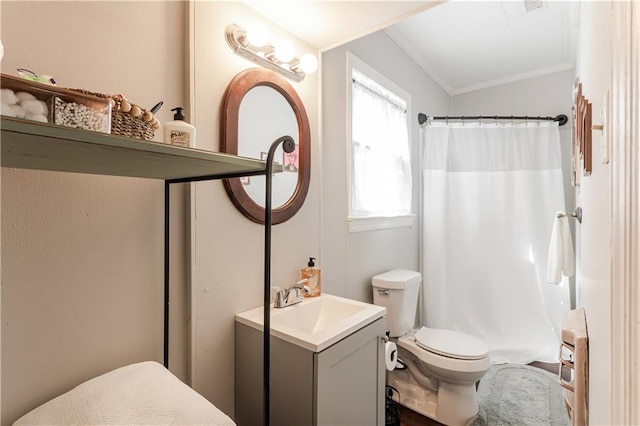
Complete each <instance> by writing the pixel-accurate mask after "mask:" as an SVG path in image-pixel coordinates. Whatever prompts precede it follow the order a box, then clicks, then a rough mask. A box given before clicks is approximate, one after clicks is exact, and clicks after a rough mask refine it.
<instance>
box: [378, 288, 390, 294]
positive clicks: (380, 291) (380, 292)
mask: <svg viewBox="0 0 640 426" xmlns="http://www.w3.org/2000/svg"><path fill="white" fill-rule="evenodd" d="M378 294H380V295H382V296H388V295H389V290H387V289H381V288H379V289H378Z"/></svg>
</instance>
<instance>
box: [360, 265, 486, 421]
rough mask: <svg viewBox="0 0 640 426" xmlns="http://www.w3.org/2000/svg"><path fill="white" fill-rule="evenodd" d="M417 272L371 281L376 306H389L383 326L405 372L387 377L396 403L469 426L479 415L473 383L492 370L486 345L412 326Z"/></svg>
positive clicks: (395, 273) (399, 272) (396, 272)
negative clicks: (394, 344)
mask: <svg viewBox="0 0 640 426" xmlns="http://www.w3.org/2000/svg"><path fill="white" fill-rule="evenodd" d="M420 281H421V275H420V273H419V272H415V271H407V270H399V269H395V270H393V271H389V272H386V273H384V274H380V275H376V276H375V277H373V279H372V285H373V287H374V297H373V299H374V301H373V302H374V304H376V305H381V306H385V307H386V308H387V328H388V329H389V331H390V336H391V338H392V340H395V341H396V343H397V346H398V359H399V360H402V362H401V364H402V365H403V366H404V368H396V369H395V370H394V371H390V372H389V373H388V384H389V385H390V386H393V387H394V388H396V389H397V390H398V393H399V394H400V398H399V402H400V404H401V405H404V406H405V407H407V408H410V409H411V410H413V411H415V412H417V413H420V414H422V415H424V416H427V417H429V418H432V419H434V420H436V421H438V422H440V423H443V424H446V425H464V424H467V423H468V422H469V421H470V420H471V419H473V417H474V416H475V415H476V414H477V413H478V401H477V398H476V383H477V382H478V381H479V380H480V379H481V378H482V377H483V376H484V375H485V373H486V372H487V371H488V369H489V366H490V361H489V354H488V352H489V350H488V347H487V345H486V344H485V343H484V342H483V341H482V340H480V339H477V338H475V337H473V336H470V335H467V334H464V333H461V332H458V331H454V330H444V329H437V328H428V327H420V328H416V329H414V328H413V324H414V322H415V313H416V308H417V302H418V291H417V290H418V287H419V283H420Z"/></svg>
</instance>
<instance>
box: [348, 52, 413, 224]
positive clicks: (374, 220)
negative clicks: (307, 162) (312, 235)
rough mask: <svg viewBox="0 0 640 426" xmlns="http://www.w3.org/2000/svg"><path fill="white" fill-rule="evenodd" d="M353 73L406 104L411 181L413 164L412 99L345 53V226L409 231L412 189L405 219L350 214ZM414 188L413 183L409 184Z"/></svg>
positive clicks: (366, 65) (396, 216) (367, 65)
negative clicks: (406, 228) (363, 77)
mask: <svg viewBox="0 0 640 426" xmlns="http://www.w3.org/2000/svg"><path fill="white" fill-rule="evenodd" d="M354 69H355V70H356V71H357V72H358V73H360V74H362V75H364V76H366V77H367V78H370V79H371V80H373V81H375V82H376V83H377V84H379V85H380V86H382V87H384V88H385V89H386V90H389V91H390V92H392V93H393V94H394V95H396V96H398V97H400V98H402V99H403V100H404V101H405V102H406V103H407V114H406V120H407V123H406V124H407V137H408V141H407V143H408V144H409V165H410V167H411V175H412V181H413V161H412V157H413V156H412V145H413V144H412V128H411V119H410V118H411V95H410V94H409V93H408V92H406V91H405V90H403V89H402V88H401V87H399V86H398V85H397V84H395V83H394V82H393V81H391V80H390V79H389V78H387V77H385V76H384V75H383V74H382V73H380V72H379V71H377V70H376V69H375V68H373V67H372V66H371V65H369V64H367V63H366V62H364V61H363V60H361V59H360V58H358V57H357V56H355V55H354V54H353V53H351V52H347V147H346V150H347V225H348V230H349V232H350V233H353V232H365V231H375V230H383V229H394V228H404V227H411V226H412V225H413V220H414V218H415V216H416V215H415V214H414V213H413V209H414V208H413V204H414V200H413V188H412V191H411V206H410V211H409V213H407V214H404V215H393V216H359V215H358V216H356V215H354V213H353V212H352V196H353V194H352V185H353V146H352V144H353V131H352V99H353V71H354ZM412 186H413V183H412Z"/></svg>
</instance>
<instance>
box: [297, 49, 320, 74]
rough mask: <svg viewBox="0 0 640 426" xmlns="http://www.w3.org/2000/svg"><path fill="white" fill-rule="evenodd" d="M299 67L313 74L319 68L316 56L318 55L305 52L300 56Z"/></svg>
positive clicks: (306, 72)
mask: <svg viewBox="0 0 640 426" xmlns="http://www.w3.org/2000/svg"><path fill="white" fill-rule="evenodd" d="M298 67H299V68H300V69H301V70H302V71H303V72H304V73H305V74H313V73H314V72H316V70H317V69H318V59H317V58H316V55H313V54H311V53H305V54H304V55H302V57H301V58H300V64H298Z"/></svg>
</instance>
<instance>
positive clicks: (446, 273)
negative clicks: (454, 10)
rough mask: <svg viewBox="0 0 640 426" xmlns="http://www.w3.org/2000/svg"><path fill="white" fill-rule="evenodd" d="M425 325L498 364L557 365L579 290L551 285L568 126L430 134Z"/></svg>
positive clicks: (460, 127) (482, 126)
mask: <svg viewBox="0 0 640 426" xmlns="http://www.w3.org/2000/svg"><path fill="white" fill-rule="evenodd" d="M422 136H423V139H424V141H423V142H424V148H423V159H422V169H423V170H422V174H423V209H422V210H423V211H422V214H423V227H422V233H423V245H422V248H423V249H422V253H423V254H422V257H423V259H422V269H423V286H424V287H423V293H422V294H423V308H424V313H423V314H424V315H423V321H424V322H425V325H426V326H428V327H434V328H446V329H452V330H458V331H461V332H464V333H467V334H470V335H473V336H476V337H479V338H481V339H482V340H484V341H485V342H486V343H487V345H488V346H489V355H490V358H491V361H492V363H506V362H510V363H519V364H526V363H529V362H532V361H543V362H557V354H558V348H559V342H560V332H561V321H562V315H563V313H564V312H566V311H567V310H569V308H570V306H569V286H568V282H567V281H566V278H563V279H564V281H563V282H562V283H561V284H560V285H557V286H556V285H552V284H550V283H548V282H546V268H547V254H548V249H549V240H550V236H551V230H552V226H553V220H554V217H555V213H556V212H557V211H564V210H565V204H564V192H563V188H564V185H563V178H562V164H561V153H560V135H559V130H558V124H557V123H554V122H540V123H536V122H530V123H525V124H494V123H492V124H486V123H464V124H458V123H448V124H446V123H438V122H434V123H431V124H429V125H428V126H427V127H426V128H425V129H423V131H422Z"/></svg>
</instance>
